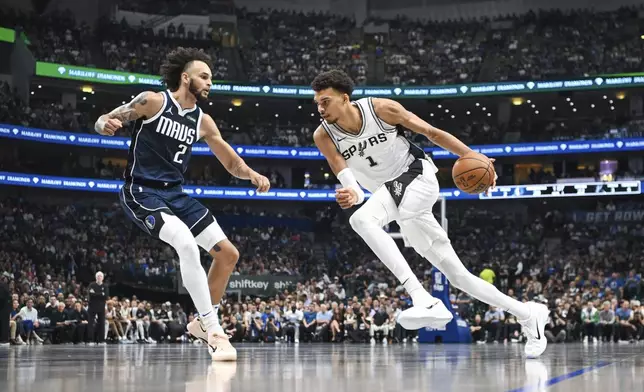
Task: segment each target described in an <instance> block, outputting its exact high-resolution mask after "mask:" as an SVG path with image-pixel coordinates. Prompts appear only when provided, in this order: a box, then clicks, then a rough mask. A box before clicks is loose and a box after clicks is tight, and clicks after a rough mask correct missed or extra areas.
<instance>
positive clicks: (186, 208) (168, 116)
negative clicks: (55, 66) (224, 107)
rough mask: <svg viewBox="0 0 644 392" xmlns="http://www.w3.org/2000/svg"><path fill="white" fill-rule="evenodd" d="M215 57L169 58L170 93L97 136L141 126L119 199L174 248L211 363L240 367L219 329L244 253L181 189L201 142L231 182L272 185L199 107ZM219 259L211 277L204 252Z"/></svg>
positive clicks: (187, 53)
mask: <svg viewBox="0 0 644 392" xmlns="http://www.w3.org/2000/svg"><path fill="white" fill-rule="evenodd" d="M210 64H211V62H210V57H209V56H208V55H206V54H205V53H203V52H202V51H200V50H197V49H193V48H178V49H176V50H174V51H172V52H170V53H169V54H168V55H167V57H166V59H165V62H164V63H163V64H162V65H161V75H162V77H163V81H164V83H165V84H166V86H167V87H168V90H166V91H162V92H151V91H146V92H143V93H141V94H139V95H138V96H137V97H136V98H134V99H133V100H132V101H131V102H130V103H128V104H125V105H123V106H120V107H118V108H116V109H114V110H113V111H111V112H110V113H108V114H105V115H103V116H101V117H100V118H99V119H98V121H96V125H95V129H96V132H98V133H100V134H101V135H106V136H112V135H114V133H115V132H116V131H117V130H118V129H119V128H121V127H122V126H123V124H124V123H127V122H130V121H136V123H135V126H134V133H133V134H132V144H131V146H130V152H129V156H128V164H127V168H126V170H125V173H124V176H125V184H124V185H123V187H122V188H121V191H120V193H119V198H120V201H121V206H122V207H123V210H124V211H125V213H126V215H127V216H128V217H129V218H130V219H131V220H132V221H133V222H134V223H135V224H136V225H137V226H139V227H140V228H141V229H142V230H143V231H145V232H146V233H148V234H150V235H151V236H154V237H156V238H159V239H161V240H162V241H164V242H166V243H168V244H170V245H171V246H172V247H173V248H174V249H175V250H176V252H177V254H178V255H179V261H180V269H181V276H182V278H183V284H184V286H185V287H186V288H187V289H188V292H189V293H190V296H191V297H192V300H193V301H194V304H195V307H196V308H197V311H198V312H199V315H200V317H199V319H197V320H195V321H194V322H193V323H191V324H190V325H188V330H189V332H190V333H191V334H193V335H195V336H196V337H198V338H201V339H202V340H204V341H206V342H207V343H208V346H209V350H210V353H211V356H212V359H213V360H223V361H234V360H236V358H237V352H236V350H235V349H234V348H233V347H232V345H231V344H230V342H229V341H228V337H227V335H226V334H225V333H224V331H223V329H222V327H221V326H220V325H219V320H218V316H217V312H218V309H219V302H220V301H221V297H222V295H223V293H224V291H225V288H226V285H227V283H228V279H229V277H230V274H231V273H232V271H233V269H234V267H235V264H236V263H237V260H238V258H239V252H238V251H237V249H236V248H235V246H234V245H233V244H232V243H231V242H230V241H229V240H228V239H227V238H226V235H225V234H224V233H223V231H222V230H221V228H220V227H219V225H218V224H217V221H216V220H215V218H214V217H213V216H212V214H211V213H210V211H208V209H207V208H206V207H204V206H203V205H202V204H201V203H199V202H198V201H197V200H195V199H193V198H191V197H190V196H188V195H187V194H185V193H184V192H183V189H182V187H181V185H182V183H183V180H184V177H183V175H184V173H185V171H186V169H187V167H188V162H189V161H190V156H191V152H192V146H193V144H194V143H195V142H197V140H201V139H203V140H204V141H205V142H206V143H207V144H208V146H209V147H210V149H211V150H212V152H213V154H214V155H215V156H216V157H217V159H219V161H220V162H221V163H222V165H223V166H224V167H225V168H226V170H228V172H229V173H230V174H232V175H233V176H235V177H238V178H241V179H245V180H250V181H251V183H252V184H253V185H255V186H256V187H257V191H258V192H266V191H268V189H269V187H270V182H269V180H268V179H267V178H266V177H264V176H262V175H260V174H259V173H257V172H256V171H254V170H252V169H251V168H250V167H248V166H247V165H246V163H245V162H244V160H243V159H241V158H240V157H239V155H237V153H236V152H235V150H233V149H232V148H231V147H230V145H229V144H228V143H226V141H224V139H223V138H222V136H221V133H220V132H219V129H218V128H217V125H215V122H214V121H213V119H212V117H210V116H209V115H208V114H206V113H203V112H202V110H201V109H200V108H199V106H197V103H198V102H205V101H206V100H207V98H208V94H209V92H210V87H211V85H212V81H211V78H212V72H211V67H210ZM199 246H200V247H202V248H203V249H205V250H206V251H208V252H209V253H210V255H211V256H212V257H213V263H212V265H211V267H210V270H209V272H208V275H207V276H206V273H205V271H204V270H203V268H202V266H201V261H200V258H199V248H198V247H199Z"/></svg>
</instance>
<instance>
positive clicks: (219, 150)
mask: <svg viewBox="0 0 644 392" xmlns="http://www.w3.org/2000/svg"><path fill="white" fill-rule="evenodd" d="M199 136H200V137H201V138H203V139H204V141H205V142H206V143H207V144H208V147H210V151H212V153H213V154H215V156H216V157H217V159H219V162H221V164H222V165H224V168H226V170H227V171H228V173H230V174H232V175H233V176H235V177H237V178H241V179H242V180H250V182H251V183H252V184H253V185H255V186H256V187H257V192H267V191H268V190H269V189H270V187H271V182H270V181H269V180H268V178H266V177H264V176H262V175H261V174H259V173H257V172H256V171H255V170H253V169H251V168H250V167H249V166H248V165H247V164H246V162H244V160H243V159H242V158H241V157H240V156H239V155H237V153H236V152H235V150H234V149H233V148H232V147H230V144H228V143H227V142H226V141H225V140H224V138H223V137H222V136H221V132H219V128H217V124H215V120H213V119H212V117H210V115H208V114H206V113H204V114H203V115H202V118H201V129H200V130H199Z"/></svg>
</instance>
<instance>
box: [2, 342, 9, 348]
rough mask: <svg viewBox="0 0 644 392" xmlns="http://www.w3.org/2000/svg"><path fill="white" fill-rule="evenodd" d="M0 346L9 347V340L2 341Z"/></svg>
mask: <svg viewBox="0 0 644 392" xmlns="http://www.w3.org/2000/svg"><path fill="white" fill-rule="evenodd" d="M0 347H9V342H7V343H0Z"/></svg>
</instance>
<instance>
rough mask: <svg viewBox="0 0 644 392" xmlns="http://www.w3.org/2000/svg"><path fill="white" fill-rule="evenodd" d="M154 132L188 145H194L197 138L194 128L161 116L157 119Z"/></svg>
mask: <svg viewBox="0 0 644 392" xmlns="http://www.w3.org/2000/svg"><path fill="white" fill-rule="evenodd" d="M156 132H157V133H160V134H162V135H165V136H168V137H171V138H173V139H175V140H177V141H179V142H181V143H186V144H188V145H191V144H192V143H194V142H195V139H196V136H197V131H196V130H195V129H194V128H190V127H188V126H187V125H184V124H181V123H178V122H176V121H174V120H171V119H169V118H167V117H163V116H161V117H160V118H159V123H158V124H157V129H156Z"/></svg>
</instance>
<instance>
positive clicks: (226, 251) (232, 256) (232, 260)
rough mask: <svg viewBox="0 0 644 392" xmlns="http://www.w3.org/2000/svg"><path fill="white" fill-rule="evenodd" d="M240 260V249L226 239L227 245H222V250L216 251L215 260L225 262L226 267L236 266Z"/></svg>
mask: <svg viewBox="0 0 644 392" xmlns="http://www.w3.org/2000/svg"><path fill="white" fill-rule="evenodd" d="M238 260H239V251H238V250H237V248H235V246H234V245H233V244H231V243H230V242H228V241H226V244H225V246H221V250H220V251H219V252H217V253H215V262H216V263H223V264H224V265H225V266H226V268H230V269H232V268H235V265H236V264H237V261H238Z"/></svg>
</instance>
